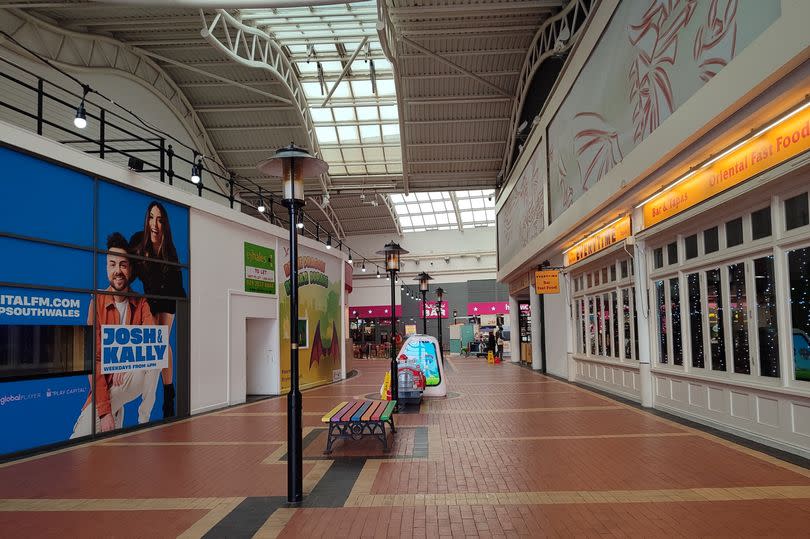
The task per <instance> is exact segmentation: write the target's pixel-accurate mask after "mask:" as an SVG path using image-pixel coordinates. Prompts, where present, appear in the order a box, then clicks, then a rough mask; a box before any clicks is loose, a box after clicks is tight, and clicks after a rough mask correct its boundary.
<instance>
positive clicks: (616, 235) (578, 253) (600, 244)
mask: <svg viewBox="0 0 810 539" xmlns="http://www.w3.org/2000/svg"><path fill="white" fill-rule="evenodd" d="M630 233H631V228H630V216H629V215H628V216H625V217H622V218H620V219H617V220H616V221H613V222H612V223H610V224H609V225H607V226H606V227H604V228H602V229H600V230H597V231H596V232H594V233H593V234H591V235H590V236H588V237H587V238H585V239H584V240H582V241H581V242H579V243H577V244H576V245H574V246H573V247H571V248H570V249H568V250H567V251H565V265H566V266H570V265H572V264H576V263H577V262H579V261H581V260H585V259H586V258H588V257H589V256H591V255H594V254H596V253H598V252H599V251H603V250H605V249H607V248H608V247H610V246H612V245H615V244H617V243H619V242H620V241H622V240H623V239H625V238H628V237H630Z"/></svg>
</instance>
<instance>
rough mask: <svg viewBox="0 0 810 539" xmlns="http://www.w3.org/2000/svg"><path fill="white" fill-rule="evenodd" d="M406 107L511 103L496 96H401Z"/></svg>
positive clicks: (509, 100) (507, 98)
mask: <svg viewBox="0 0 810 539" xmlns="http://www.w3.org/2000/svg"><path fill="white" fill-rule="evenodd" d="M401 99H403V100H404V101H405V104H406V105H409V106H414V105H472V104H475V103H498V102H507V103H511V102H512V98H511V97H501V96H497V95H460V96H455V97H436V96H414V97H411V96H401Z"/></svg>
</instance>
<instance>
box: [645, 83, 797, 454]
mask: <svg viewBox="0 0 810 539" xmlns="http://www.w3.org/2000/svg"><path fill="white" fill-rule="evenodd" d="M808 149H810V107H808V101H807V99H805V100H803V101H801V102H800V103H798V104H796V105H794V106H793V107H790V108H788V109H786V110H784V111H783V112H782V113H781V114H779V115H778V116H776V117H775V118H772V119H771V120H770V121H768V122H767V123H766V124H765V125H764V126H762V127H760V128H757V129H756V130H752V132H751V134H750V135H749V136H747V137H744V138H743V139H742V140H740V141H737V142H735V143H734V144H733V145H731V146H730V147H728V148H720V149H718V151H717V152H716V153H715V155H716V157H713V158H711V159H710V160H708V161H706V162H704V163H700V164H698V165H696V166H694V167H692V168H691V169H690V172H688V173H687V174H686V175H685V176H684V177H682V178H679V179H677V180H676V181H675V182H673V183H672V184H671V185H670V186H669V187H667V188H665V189H664V190H662V191H661V192H659V193H657V194H655V195H654V196H652V197H650V198H649V199H647V200H645V201H644V202H643V203H641V204H639V205H638V207H637V215H639V216H640V218H641V219H642V223H641V228H642V230H641V231H640V232H638V233H637V235H636V236H637V238H638V240H639V242H643V244H644V245H645V252H644V255H643V256H644V262H645V264H646V266H647V270H648V271H647V274H648V277H647V282H646V286H647V287H648V289H649V292H650V294H649V301H650V306H649V313H650V314H649V320H648V323H649V331H650V340H651V347H650V355H651V358H652V376H653V380H652V382H653V383H652V387H653V390H654V399H655V406H656V407H657V408H661V409H665V410H671V411H675V412H678V413H680V414H686V415H689V416H692V417H695V418H697V419H700V420H702V421H704V422H710V423H712V424H719V425H722V426H723V427H724V428H727V429H731V430H736V429H738V430H740V431H745V432H746V433H749V434H753V435H754V436H758V437H761V438H762V439H763V440H765V441H769V442H771V443H773V441H776V442H777V443H778V444H779V445H783V446H784V447H785V448H787V449H790V450H794V451H796V450H797V449H798V448H802V447H804V448H805V449H806V447H807V439H808V438H807V437H808V436H810V427H808V425H810V337H808V335H810V217H809V216H810V203H809V202H808V196H809V195H808V191H810V189H808V185H810V165H808V161H809V160H808V153H807V150H808Z"/></svg>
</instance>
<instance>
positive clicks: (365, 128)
mask: <svg viewBox="0 0 810 539" xmlns="http://www.w3.org/2000/svg"><path fill="white" fill-rule="evenodd" d="M360 137H361V139H362V140H363V142H380V141H382V137H381V136H380V126H378V125H361V126H360Z"/></svg>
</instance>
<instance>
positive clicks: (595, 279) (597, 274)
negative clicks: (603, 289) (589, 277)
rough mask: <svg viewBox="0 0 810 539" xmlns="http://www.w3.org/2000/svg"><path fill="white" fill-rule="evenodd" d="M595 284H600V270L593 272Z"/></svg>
mask: <svg viewBox="0 0 810 539" xmlns="http://www.w3.org/2000/svg"><path fill="white" fill-rule="evenodd" d="M593 285H594V286H599V272H598V271H595V272H593Z"/></svg>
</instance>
